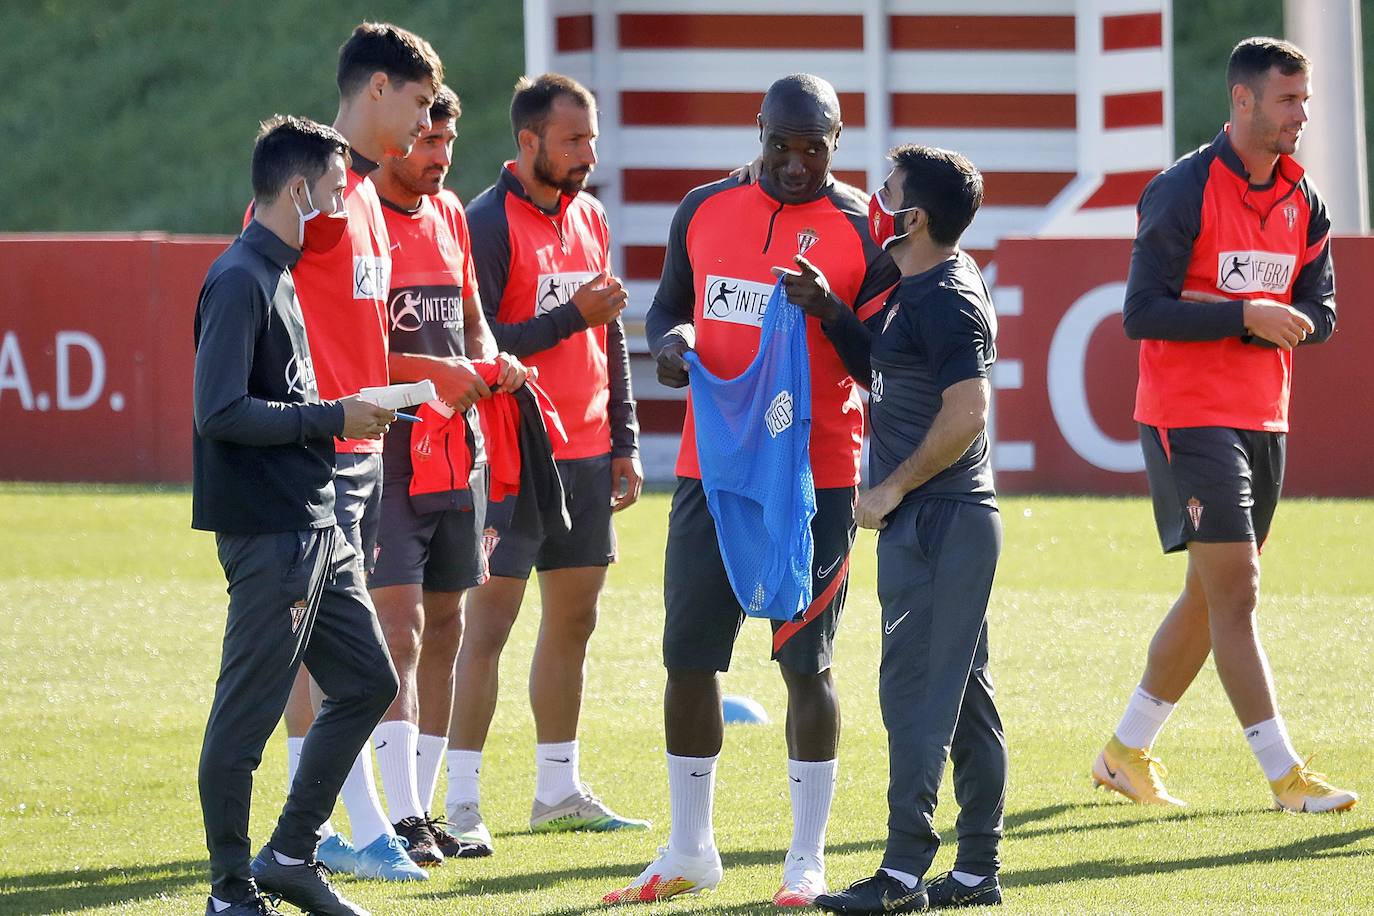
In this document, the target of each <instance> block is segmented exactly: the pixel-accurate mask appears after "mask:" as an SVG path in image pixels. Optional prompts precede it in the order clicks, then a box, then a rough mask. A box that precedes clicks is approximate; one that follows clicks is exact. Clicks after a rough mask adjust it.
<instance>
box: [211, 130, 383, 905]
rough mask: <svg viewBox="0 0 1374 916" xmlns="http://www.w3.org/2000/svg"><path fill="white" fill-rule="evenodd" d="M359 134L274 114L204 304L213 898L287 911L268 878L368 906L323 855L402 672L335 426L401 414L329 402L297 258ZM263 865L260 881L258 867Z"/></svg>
mask: <svg viewBox="0 0 1374 916" xmlns="http://www.w3.org/2000/svg"><path fill="white" fill-rule="evenodd" d="M347 154H348V145H347V143H346V141H345V140H344V139H343V137H342V136H340V135H339V134H338V133H336V132H335V131H334V130H332V129H330V128H328V127H323V126H321V125H319V124H316V123H314V122H312V121H306V120H303V119H298V118H289V117H286V118H282V117H278V118H274V119H273V120H271V121H269V122H267V123H266V124H264V125H263V130H262V133H260V134H259V136H258V140H257V145H256V146H255V147H254V150H253V192H254V195H255V198H256V200H257V205H258V206H257V211H256V215H255V218H254V220H253V221H252V222H251V223H249V224H248V226H247V228H245V229H244V231H243V234H242V235H241V236H240V237H239V238H238V239H236V240H235V241H234V243H233V244H232V245H231V246H230V247H229V249H228V250H227V251H226V252H225V253H224V254H222V255H220V257H219V258H218V259H217V260H216V261H215V263H214V264H213V265H212V266H211V267H210V271H209V273H208V274H207V275H206V278H205V284H204V286H203V287H202V288H201V293H200V302H199V304H198V305H197V307H196V322H195V340H196V369H195V420H196V437H195V443H194V464H195V478H194V479H195V483H194V489H193V501H192V510H191V512H192V516H191V524H192V527H195V528H199V529H202V530H206V531H213V532H215V543H216V546H217V548H218V550H219V560H220V564H221V565H222V566H223V567H224V575H225V578H226V579H227V580H228V585H229V613H228V620H227V622H226V624H225V630H224V649H223V656H222V659H221V662H220V673H219V680H218V681H217V682H216V684H215V698H214V704H213V705H212V707H211V709H210V718H209V722H208V723H207V725H206V729H205V743H204V745H203V747H202V748H201V757H200V799H201V809H202V811H203V814H204V818H205V836H206V844H207V846H208V847H209V850H210V873H211V896H210V900H209V902H208V904H207V907H206V912H207V913H217V914H226V913H227V914H229V916H241V914H248V913H254V914H262V913H271V912H275V911H274V910H272V909H271V907H270V906H268V904H267V903H266V901H265V900H263V899H262V898H261V897H260V896H259V895H258V888H259V887H261V889H262V890H263V891H265V892H270V893H273V894H279V895H280V896H282V897H283V898H284V899H286V900H288V901H290V902H291V903H294V904H296V905H298V906H300V907H301V908H302V909H306V910H308V911H310V912H313V913H361V912H363V911H362V910H361V909H359V908H357V907H355V906H354V905H353V904H351V903H349V902H348V901H346V900H344V899H342V898H341V897H339V896H338V894H337V893H335V892H334V890H333V889H332V888H331V887H330V886H329V883H328V881H326V880H325V878H324V876H323V872H322V870H321V869H320V867H319V866H318V865H317V864H316V862H315V845H316V843H317V842H318V841H319V836H318V834H317V833H316V828H317V827H318V826H319V824H321V823H323V822H324V821H325V820H326V819H327V818H328V817H329V813H330V811H331V809H332V808H333V806H334V799H335V798H336V797H337V796H338V793H339V787H340V786H341V785H342V784H343V780H344V776H345V775H346V774H347V772H348V768H349V765H350V763H351V762H352V760H353V758H354V757H356V756H357V754H358V749H359V748H361V747H362V746H363V743H364V742H365V741H366V740H367V736H368V735H369V734H371V732H372V728H373V726H375V725H376V724H377V722H378V720H380V719H381V716H382V714H383V713H384V712H385V711H386V708H387V706H388V705H389V704H390V703H391V700H392V698H393V697H395V695H396V689H397V682H396V672H395V670H394V669H393V668H392V666H391V660H390V658H389V657H388V656H387V652H386V649H385V644H384V643H383V641H382V635H381V632H380V630H379V629H378V626H377V619H376V615H375V613H374V611H373V609H372V604H371V602H370V601H369V599H368V595H367V590H366V587H365V585H364V583H363V581H362V567H361V565H360V564H359V563H358V557H357V554H356V553H355V552H354V551H353V548H352V547H350V546H349V545H348V541H347V540H346V539H345V538H344V536H343V534H342V533H341V532H340V531H339V529H338V528H337V527H336V526H335V522H334V488H333V485H332V479H333V475H334V445H333V437H335V436H345V437H351V438H373V439H375V438H379V437H380V436H381V435H382V433H383V432H384V431H385V430H386V427H387V424H388V423H389V422H390V421H391V420H392V419H393V418H394V414H392V413H391V411H388V410H382V409H381V408H378V407H374V406H372V405H369V404H364V403H362V402H361V401H359V400H358V399H357V398H349V399H345V400H342V401H334V402H329V403H321V402H320V399H319V393H318V391H317V390H316V387H315V373H314V370H313V368H312V366H311V362H310V348H309V346H308V344H307V342H306V336H305V325H304V322H303V320H302V318H301V310H300V304H299V302H297V300H296V293H295V287H294V285H293V283H292V280H291V273H290V269H291V266H292V265H293V264H295V263H296V261H297V259H299V258H300V254H301V248H302V246H303V245H304V246H306V247H311V248H314V247H327V246H329V245H330V244H332V243H334V242H337V241H338V239H339V237H340V233H339V231H338V227H339V225H340V224H341V223H342V220H340V219H336V218H334V217H333V216H330V215H325V213H321V212H320V211H319V210H318V209H317V207H320V208H325V209H326V210H327V211H328V212H329V213H332V212H333V211H335V210H336V209H338V207H339V204H340V201H341V194H342V192H343V189H344V168H345V158H344V157H345V156H346V155H347ZM302 660H304V661H305V662H306V663H307V664H308V666H309V668H310V671H311V673H312V674H313V675H314V676H315V679H316V680H317V681H319V683H320V685H321V687H323V688H324V690H325V693H326V695H327V699H326V700H325V702H324V707H323V709H322V710H321V712H320V715H319V717H318V718H316V720H315V724H314V726H313V727H312V728H311V729H310V734H309V735H308V736H307V737H306V741H305V747H304V749H303V750H302V753H301V763H300V768H299V770H298V771H297V774H296V779H295V782H294V783H293V784H292V786H291V789H290V792H289V794H288V795H287V799H286V805H285V807H284V808H283V809H282V813H281V817H280V819H279V820H278V821H277V827H276V830H275V831H274V832H273V834H272V837H271V839H270V840H269V841H268V844H267V846H265V847H263V849H262V851H261V852H260V853H259V854H258V857H257V859H255V860H254V861H253V862H252V865H251V867H250V864H249V861H248V857H249V851H250V847H249V839H248V811H249V802H250V799H251V796H252V785H253V771H254V770H255V769H257V766H258V763H259V761H260V760H261V758H262V749H263V745H264V744H265V743H266V742H267V738H268V736H269V735H270V734H271V733H272V729H273V728H274V727H275V726H276V723H277V720H278V719H280V718H281V715H282V710H283V709H284V708H285V705H286V699H287V695H288V694H289V693H290V690H291V683H292V681H293V680H294V678H295V676H296V670H297V668H298V667H299V666H300V664H301V662H302ZM254 879H256V882H255V880H254Z"/></svg>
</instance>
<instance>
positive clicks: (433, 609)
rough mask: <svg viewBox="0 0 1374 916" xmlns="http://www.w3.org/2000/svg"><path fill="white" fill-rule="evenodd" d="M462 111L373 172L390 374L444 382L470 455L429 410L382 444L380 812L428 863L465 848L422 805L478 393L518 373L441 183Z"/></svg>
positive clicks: (482, 512)
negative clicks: (490, 373) (388, 698)
mask: <svg viewBox="0 0 1374 916" xmlns="http://www.w3.org/2000/svg"><path fill="white" fill-rule="evenodd" d="M459 112H460V106H459V102H458V96H457V95H455V94H454V92H453V90H452V89H450V88H448V87H447V86H442V87H440V89H439V92H438V93H437V94H436V96H435V99H434V104H433V105H432V106H430V109H429V114H430V120H431V121H432V122H433V123H432V124H431V125H430V127H429V128H428V129H427V130H426V131H425V132H424V133H422V134H421V135H420V138H419V140H417V141H416V143H415V146H414V148H413V149H411V151H410V154H409V155H408V156H387V157H386V158H385V159H384V160H383V161H382V163H381V167H380V168H379V169H377V171H376V172H374V173H373V180H374V183H375V184H376V186H377V194H378V196H379V197H380V198H381V202H382V215H383V216H384V218H385V219H386V227H387V234H388V236H389V237H390V238H391V293H390V300H389V305H388V309H387V311H388V320H389V322H390V325H389V327H390V334H391V350H390V353H389V355H388V365H389V366H390V368H391V377H392V379H393V380H397V381H420V380H422V379H431V380H433V381H434V382H435V384H436V387H437V386H440V385H443V386H444V390H445V391H446V398H449V399H453V400H451V401H450V402H449V403H451V404H452V407H453V409H454V413H455V414H457V415H458V416H456V417H455V418H454V419H453V420H452V421H450V422H451V423H456V424H460V426H459V427H457V431H456V432H450V433H448V435H460V436H462V437H463V439H464V443H465V446H466V453H467V454H468V455H469V456H470V458H471V464H470V466H469V468H467V469H464V470H466V473H463V474H459V473H455V472H456V471H457V470H459V469H456V468H455V467H454V466H453V462H452V459H451V456H450V455H449V454H448V453H447V450H444V449H432V448H431V447H430V438H431V437H430V429H431V426H432V423H431V422H424V423H420V424H416V425H411V424H404V425H398V426H396V427H395V428H393V429H392V430H391V432H390V433H389V434H388V435H387V437H386V440H385V447H384V449H383V458H384V461H385V464H384V470H383V475H384V480H383V483H384V485H383V488H382V521H381V528H380V530H379V532H378V536H377V557H376V563H375V565H374V567H373V569H372V572H371V573H370V574H369V575H368V588H369V589H370V591H371V593H372V600H373V602H374V603H375V604H376V606H377V617H378V619H379V621H380V622H381V625H382V632H383V634H384V635H385V636H386V641H387V648H388V650H389V651H390V652H391V661H392V664H394V665H395V666H396V674H397V677H398V678H399V679H400V682H401V688H400V692H399V693H398V695H397V697H396V700H395V702H394V703H392V705H391V708H390V709H389V710H387V713H386V715H385V716H383V717H382V722H381V724H380V725H378V726H377V728H376V730H375V731H374V732H373V746H374V747H375V749H376V751H377V764H378V769H380V770H381V775H382V785H383V787H384V789H385V790H386V803H387V811H388V814H389V815H390V817H389V820H390V821H391V823H392V825H393V826H394V828H395V830H396V833H397V834H398V835H400V836H402V837H405V839H406V842H407V843H408V852H409V853H410V856H411V858H413V859H414V860H415V861H416V862H417V863H419V864H420V865H424V866H434V865H440V864H442V863H443V860H444V858H445V857H446V856H461V855H462V854H463V852H464V849H463V847H462V845H461V844H460V843H458V842H457V841H456V840H455V839H454V838H453V837H452V835H450V834H449V833H447V832H446V831H445V830H444V828H443V826H442V824H441V823H440V822H438V821H437V820H435V819H434V818H431V817H430V815H429V805H430V800H431V798H432V797H433V795H434V787H435V783H436V781H437V780H438V778H439V765H440V764H441V763H442V762H443V759H444V750H445V748H446V746H447V744H448V725H449V717H450V715H451V713H452V710H453V663H454V659H455V658H457V656H458V644H459V642H460V640H461V639H462V633H463V620H462V616H461V608H460V602H461V601H462V597H463V592H464V590H465V589H468V588H472V587H474V586H477V585H479V584H481V583H482V582H483V581H484V580H485V579H486V577H487V571H486V558H485V557H484V556H483V555H482V529H483V527H484V526H485V519H486V506H487V477H486V460H485V455H484V448H483V444H482V436H481V432H480V430H479V427H478V424H477V415H476V409H475V407H474V406H473V405H474V404H475V403H476V402H477V401H478V400H480V399H481V398H484V397H489V396H490V395H491V388H495V389H496V390H498V391H513V390H514V389H516V388H518V387H519V386H520V385H522V384H524V381H525V370H524V367H523V366H521V365H520V363H519V361H517V360H515V359H514V358H513V357H511V356H509V355H507V354H504V353H502V354H498V353H497V351H496V341H495V340H494V339H493V338H492V336H491V330H490V329H489V328H488V327H487V322H486V319H485V317H484V316H483V314H482V303H481V301H480V300H479V299H478V298H477V280H476V276H475V271H474V269H473V263H472V245H471V241H470V236H469V233H468V224H467V218H466V217H465V216H464V214H463V205H462V204H461V203H459V202H458V198H457V197H456V196H455V195H454V194H453V193H452V192H451V191H446V190H444V176H446V175H447V174H448V169H449V165H450V164H451V163H452V161H453V141H454V139H455V137H456V133H455V130H454V128H455V125H456V124H457V121H458V115H459ZM471 360H495V364H496V367H497V369H498V371H499V373H500V374H499V375H498V376H497V377H496V380H495V381H494V382H493V384H492V386H491V388H489V387H488V386H487V385H486V384H485V383H484V382H483V380H482V378H481V376H479V375H478V373H477V371H476V368H475V367H474V366H473V364H472V362H471ZM436 419H438V418H436ZM440 422H442V421H440ZM445 425H448V424H445ZM441 429H442V427H441ZM442 435H443V433H440V436H442ZM427 472H428V473H427ZM436 472H437V479H438V481H439V483H437V484H436V483H435V482H434V478H435V474H436Z"/></svg>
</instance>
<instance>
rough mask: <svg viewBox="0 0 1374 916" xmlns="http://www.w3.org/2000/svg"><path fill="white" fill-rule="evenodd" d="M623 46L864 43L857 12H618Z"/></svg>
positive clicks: (840, 46) (786, 46) (774, 46)
mask: <svg viewBox="0 0 1374 916" xmlns="http://www.w3.org/2000/svg"><path fill="white" fill-rule="evenodd" d="M617 24H618V26H619V29H620V47H622V48H720V49H729V48H760V49H768V50H779V49H787V50H792V49H813V50H821V49H846V50H849V49H852V50H856V51H857V50H861V49H862V48H863V46H864V21H863V17H862V16H793V15H756V14H726V15H717V14H705V13H701V14H691V13H621V14H620V16H619V17H618V23H617Z"/></svg>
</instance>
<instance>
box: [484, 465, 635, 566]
mask: <svg viewBox="0 0 1374 916" xmlns="http://www.w3.org/2000/svg"><path fill="white" fill-rule="evenodd" d="M557 464H558V476H559V478H560V479H561V480H562V481H563V493H564V495H565V496H566V498H567V501H568V517H569V518H570V519H571V520H572V528H571V529H570V530H569V531H568V533H567V534H555V535H550V536H548V537H544V536H543V535H542V534H533V533H531V532H528V531H521V530H518V529H516V528H515V527H514V526H513V525H512V524H511V516H512V514H513V513H514V512H515V500H516V497H514V496H508V497H506V498H505V499H503V500H501V501H500V502H494V503H492V504H490V505H489V506H487V527H486V531H485V538H486V541H487V543H488V544H489V545H490V546H489V548H488V549H489V551H490V553H489V556H488V561H487V562H488V564H489V565H490V567H491V574H492V575H493V576H505V577H507V578H511V579H528V578H529V577H530V570H531V569H537V570H539V571H540V572H547V571H548V570H552V569H580V568H582V567H586V566H607V565H609V564H611V563H614V562H615V556H616V546H615V527H614V526H613V525H612V524H611V456H610V455H609V454H606V455H596V456H594V457H592V458H573V459H570V460H568V461H559V462H558V463H557Z"/></svg>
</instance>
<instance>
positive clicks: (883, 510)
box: [854, 482, 906, 531]
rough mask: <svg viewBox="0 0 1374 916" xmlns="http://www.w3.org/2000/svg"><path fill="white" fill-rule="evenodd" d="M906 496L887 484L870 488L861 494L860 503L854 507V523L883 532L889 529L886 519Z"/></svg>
mask: <svg viewBox="0 0 1374 916" xmlns="http://www.w3.org/2000/svg"><path fill="white" fill-rule="evenodd" d="M905 495H906V494H905V493H901V492H899V491H898V490H897V488H896V487H894V486H892V485H890V484H888V483H886V482H884V483H880V484H878V485H877V486H876V487H869V488H868V489H867V490H865V491H864V492H863V493H862V494H860V496H859V502H858V504H857V505H855V506H854V521H856V522H858V524H859V527H860V528H872V529H874V530H875V531H881V530H882V529H884V528H886V527H887V522H886V520H885V519H886V518H887V516H888V514H889V513H891V512H892V510H893V509H895V508H897V504H898V503H899V502H901V501H902V497H903V496H905Z"/></svg>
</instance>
